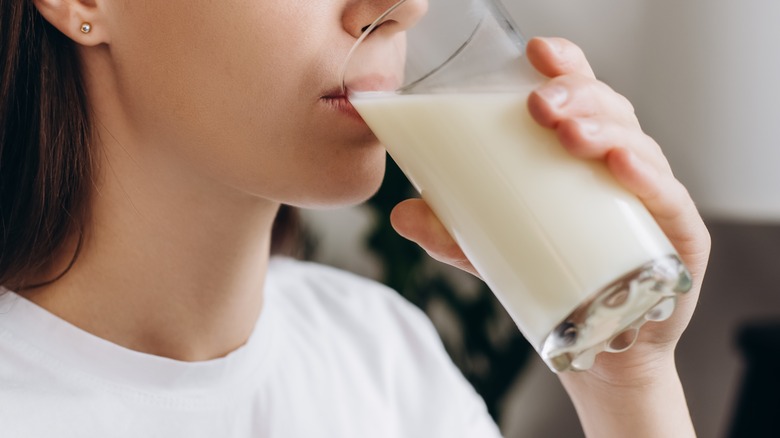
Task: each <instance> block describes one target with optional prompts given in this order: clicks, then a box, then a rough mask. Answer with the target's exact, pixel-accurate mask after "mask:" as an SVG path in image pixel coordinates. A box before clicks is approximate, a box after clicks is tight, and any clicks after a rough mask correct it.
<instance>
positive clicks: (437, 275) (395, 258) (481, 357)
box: [367, 158, 533, 423]
mask: <svg viewBox="0 0 780 438" xmlns="http://www.w3.org/2000/svg"><path fill="white" fill-rule="evenodd" d="M411 193H413V188H412V187H411V185H410V184H409V182H408V180H407V179H406V177H405V176H404V175H403V173H402V172H401V171H400V169H399V168H398V166H397V165H396V164H395V162H393V161H392V160H391V159H389V158H388V160H387V171H386V173H385V180H384V183H383V184H382V187H381V188H380V190H379V192H378V193H377V194H376V195H375V196H374V197H373V198H371V199H370V200H369V201H368V205H369V207H371V208H372V209H373V210H375V212H376V213H377V214H376V217H377V219H378V220H377V224H376V227H375V228H374V230H373V231H372V232H371V234H370V235H369V240H368V242H367V243H368V247H369V249H370V250H371V251H372V252H373V253H374V254H375V255H376V256H377V257H378V258H379V259H380V261H381V263H382V265H383V268H384V278H383V282H384V283H385V284H387V285H388V286H390V287H391V288H393V289H395V290H396V291H398V292H399V293H401V294H402V295H403V296H404V297H406V298H407V299H408V300H409V301H411V302H413V303H415V304H416V305H417V306H419V307H420V308H421V309H423V310H424V311H426V312H427V313H429V314H431V313H432V312H431V310H432V305H433V304H434V303H437V304H441V303H443V304H444V305H446V307H447V309H448V310H449V312H447V313H448V314H451V315H454V316H455V319H456V321H455V323H456V324H457V325H458V330H455V331H454V332H455V333H458V334H459V337H460V338H461V339H453V338H452V336H443V337H442V339H443V341H444V345H445V348H446V349H447V351H448V352H449V353H450V356H451V357H452V359H453V361H454V362H455V364H456V365H457V366H458V367H459V368H460V369H461V371H462V372H463V374H464V375H465V376H466V378H467V379H468V380H469V382H471V384H472V385H473V386H474V388H475V389H476V391H477V392H478V393H479V394H480V395H481V396H482V397H483V398H484V399H485V403H486V404H487V408H488V411H489V412H490V414H491V415H492V416H493V418H494V419H495V420H496V422H498V423H500V420H501V419H500V407H501V403H502V401H503V400H504V398H505V396H506V395H507V392H508V390H509V388H510V386H511V384H512V382H514V381H515V379H516V377H517V376H518V374H519V373H520V371H521V370H522V369H523V367H524V366H525V364H526V363H527V360H528V358H529V357H530V355H531V353H532V351H533V350H532V348H531V346H530V345H529V344H528V342H527V341H526V340H525V338H523V337H522V335H521V334H520V332H519V331H518V330H517V329H516V328H515V326H514V323H511V319H510V317H509V315H508V314H507V313H506V312H505V311H504V309H503V307H501V306H500V305H499V304H498V302H497V300H496V298H495V296H494V295H493V294H492V293H491V292H490V290H489V289H488V288H487V286H485V285H484V283H482V282H479V285H480V286H479V291H478V293H476V294H473V293H472V294H464V293H463V291H462V290H461V289H463V285H461V284H457V283H455V280H453V278H457V277H456V276H452V275H447V272H448V269H454V268H449V267H446V268H445V267H442V269H430V260H429V259H428V258H429V257H428V255H427V254H426V253H425V251H423V250H422V249H421V248H420V247H419V246H417V245H416V244H414V243H412V242H409V241H408V240H406V239H403V238H401V237H400V236H398V234H397V233H396V232H395V231H394V230H393V228H392V226H391V225H390V211H391V210H392V209H393V207H395V205H396V204H398V203H399V202H401V201H403V200H404V199H407V198H408V197H409V196H410V194H411ZM432 319H434V322H436V319H435V318H432ZM502 327H503V328H504V330H501V328H502ZM438 328H439V329H440V330H441V329H442V327H438Z"/></svg>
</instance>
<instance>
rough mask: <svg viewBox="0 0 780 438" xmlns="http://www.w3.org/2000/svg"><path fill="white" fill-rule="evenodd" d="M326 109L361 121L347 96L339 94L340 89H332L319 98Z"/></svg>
mask: <svg viewBox="0 0 780 438" xmlns="http://www.w3.org/2000/svg"><path fill="white" fill-rule="evenodd" d="M320 100H321V101H322V102H324V103H325V104H326V105H327V106H328V107H330V108H332V109H333V110H335V111H338V112H340V113H342V114H345V115H347V116H349V117H350V118H354V119H357V120H361V121H362V120H363V119H362V118H361V117H360V114H358V112H357V110H356V109H355V107H354V106H352V104H351V103H350V102H349V99H347V96H346V95H345V94H344V93H342V92H341V87H339V88H337V89H334V90H332V91H330V92H328V93H327V94H325V95H324V96H322V97H321V98H320Z"/></svg>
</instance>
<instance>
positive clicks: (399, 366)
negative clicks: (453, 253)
mask: <svg viewBox="0 0 780 438" xmlns="http://www.w3.org/2000/svg"><path fill="white" fill-rule="evenodd" d="M393 294H395V293H393ZM395 295H396V299H395V300H394V301H397V302H396V303H394V304H395V305H394V306H391V307H393V308H394V310H393V311H394V313H395V316H396V318H397V323H396V327H395V329H396V330H397V333H395V334H394V336H393V337H394V338H396V339H397V354H396V355H395V357H394V363H395V367H394V371H393V375H394V379H395V382H393V385H392V386H393V388H394V391H395V394H394V397H393V400H394V403H395V404H396V406H395V410H396V412H398V413H399V415H400V416H401V418H399V419H398V422H399V427H400V428H401V430H403V431H404V433H403V434H402V436H406V437H420V438H423V437H425V438H431V437H448V438H456V437H470V438H494V437H500V436H501V433H500V432H499V429H498V427H497V425H496V423H495V422H494V421H493V419H492V417H491V416H490V414H489V413H488V411H487V407H486V405H485V402H484V400H483V399H482V398H481V397H480V396H479V394H477V392H476V391H475V390H474V388H473V387H472V386H471V384H470V383H469V382H468V381H467V380H466V378H465V377H464V376H463V374H462V373H461V372H460V370H459V369H458V368H457V367H456V366H455V364H454V363H453V362H452V360H451V359H450V357H449V355H448V354H447V352H446V350H445V349H444V345H443V343H442V341H441V338H440V337H439V335H438V333H437V332H436V329H435V328H434V326H433V324H432V323H431V321H430V319H429V318H428V317H427V315H425V314H424V313H423V312H422V311H421V310H420V309H418V308H417V307H415V306H414V305H412V304H411V303H409V302H407V301H406V300H404V299H403V298H402V297H400V296H399V295H397V294H395Z"/></svg>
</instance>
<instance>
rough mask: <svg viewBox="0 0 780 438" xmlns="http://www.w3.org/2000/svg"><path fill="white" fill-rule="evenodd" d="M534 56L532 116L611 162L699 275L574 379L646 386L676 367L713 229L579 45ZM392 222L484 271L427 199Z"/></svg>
mask: <svg viewBox="0 0 780 438" xmlns="http://www.w3.org/2000/svg"><path fill="white" fill-rule="evenodd" d="M527 56H528V59H529V60H530V61H531V63H532V64H533V65H534V67H536V69H537V70H539V71H540V72H541V73H542V74H544V75H545V76H547V77H549V78H550V80H549V81H548V82H547V83H545V84H544V85H542V86H541V87H540V88H538V89H537V90H536V91H535V92H534V93H532V94H531V96H530V97H529V99H528V108H529V110H530V113H531V115H532V116H533V117H534V118H535V119H536V121H537V122H538V123H539V124H540V125H542V126H544V127H547V128H550V129H554V130H555V131H556V132H557V134H558V138H559V139H560V142H561V144H562V145H563V147H564V148H566V149H567V150H568V151H569V152H570V153H571V154H572V155H574V156H577V157H580V158H582V159H584V160H601V161H603V162H605V164H606V165H607V167H608V168H609V170H610V171H611V172H612V174H613V175H614V177H615V178H616V179H617V181H618V182H620V183H621V184H623V185H624V186H625V187H626V188H627V189H628V190H630V191H631V192H633V193H634V194H636V195H637V196H638V197H639V199H640V200H641V201H642V202H643V203H644V204H645V205H646V206H647V208H648V210H649V211H650V213H651V214H652V215H653V216H654V217H655V219H656V220H657V222H658V224H659V225H660V227H661V228H662V229H663V231H664V232H665V233H666V235H667V236H668V237H669V239H670V241H671V242H672V244H673V245H674V246H675V248H676V249H677V251H678V252H679V254H680V257H681V258H682V260H683V262H684V263H685V264H686V266H687V267H688V268H689V270H690V271H691V274H692V276H693V280H694V285H693V289H692V290H691V291H690V292H689V293H687V294H685V295H684V296H683V297H681V299H680V300H679V302H678V306H677V309H676V310H675V313H674V315H673V316H672V318H670V319H669V320H667V321H664V322H661V323H647V324H646V325H645V326H644V327H643V328H642V330H641V331H640V337H639V339H638V341H637V343H636V345H634V346H633V347H632V348H631V349H629V350H628V351H626V352H624V353H619V354H607V353H603V354H600V355H599V356H598V359H597V361H596V364H595V365H594V367H593V368H592V369H591V370H590V371H589V372H586V373H579V374H577V375H576V376H572V377H567V378H570V379H575V380H587V381H588V383H589V384H594V383H605V384H607V385H608V386H612V387H614V386H621V387H623V386H637V387H642V385H644V384H646V383H649V382H652V381H653V380H654V379H656V378H657V376H658V373H659V372H662V371H660V370H663V372H664V373H666V372H667V371H668V367H669V366H672V367H673V366H674V365H673V364H674V357H673V351H674V347H675V345H676V344H677V341H678V339H679V338H680V335H681V334H682V332H683V330H684V329H685V327H686V326H687V324H688V322H689V320H690V318H691V315H692V313H693V309H694V307H695V304H696V301H697V297H698V293H699V289H700V287H701V282H702V277H703V276H704V271H705V268H706V265H707V260H708V257H709V249H710V239H709V233H708V232H707V229H706V228H705V226H704V223H703V221H702V219H701V217H700V216H699V214H698V212H697V210H696V207H695V206H694V203H693V201H692V200H691V198H690V196H689V195H688V192H687V190H686V189H685V187H683V185H682V184H681V183H680V182H679V181H677V179H675V177H674V175H673V174H672V171H671V169H670V167H669V164H668V162H667V160H666V158H665V157H664V155H663V152H662V151H661V148H660V147H659V146H658V144H657V143H656V142H655V141H654V140H653V139H652V138H650V137H649V136H647V135H646V134H645V133H644V132H642V128H641V127H640V125H639V122H638V121H637V118H636V116H635V115H634V109H633V107H632V105H631V104H630V103H629V102H628V101H627V100H626V99H625V98H624V97H623V96H621V95H619V94H617V93H616V92H615V91H613V90H612V89H611V88H609V87H608V86H607V85H605V84H604V83H602V82H600V81H598V80H597V79H596V78H595V75H594V74H593V70H592V69H591V67H590V65H589V64H588V62H587V60H586V59H585V56H584V55H583V53H582V51H581V50H580V49H579V48H578V47H577V46H575V45H574V44H572V43H571V42H569V41H566V40H563V39H558V38H545V39H534V40H531V41H530V42H529V44H528V48H527ZM391 220H392V223H393V226H394V227H395V229H396V230H397V231H398V233H399V234H401V235H402V236H404V237H406V238H408V239H410V240H413V241H415V242H417V243H418V244H419V245H420V246H421V247H423V248H424V249H425V250H426V251H427V252H428V253H429V254H430V255H431V256H432V257H434V258H435V259H437V260H440V261H442V262H445V263H448V264H450V265H453V266H455V267H458V268H460V269H463V270H465V271H467V272H470V273H472V274H474V275H478V273H477V272H476V270H475V269H474V267H473V266H472V265H471V263H469V261H468V259H467V258H466V257H465V255H464V254H463V252H462V251H461V250H460V248H459V247H458V246H457V244H456V243H455V242H454V241H453V240H452V238H451V237H450V236H449V234H448V233H447V232H446V230H445V229H444V227H443V226H442V225H441V223H440V222H439V221H438V219H437V218H436V216H435V215H434V214H433V212H431V210H430V208H428V206H427V204H426V203H425V202H424V201H422V200H419V199H414V200H407V201H404V202H402V203H401V204H399V205H398V206H397V207H396V208H395V210H394V211H393V213H392V215H391ZM675 375H676V374H675Z"/></svg>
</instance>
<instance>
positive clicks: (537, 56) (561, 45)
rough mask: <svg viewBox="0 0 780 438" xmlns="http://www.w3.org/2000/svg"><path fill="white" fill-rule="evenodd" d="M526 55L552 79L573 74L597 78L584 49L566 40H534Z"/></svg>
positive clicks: (529, 45) (529, 44)
mask: <svg viewBox="0 0 780 438" xmlns="http://www.w3.org/2000/svg"><path fill="white" fill-rule="evenodd" d="M526 55H527V56H528V60H529V61H531V64H532V65H533V66H534V67H535V68H536V69H537V70H539V72H540V73H542V74H543V75H545V76H548V77H551V78H552V77H556V76H561V75H567V74H572V73H577V74H580V75H583V76H587V77H590V78H594V79H595V78H596V75H595V74H594V73H593V69H592V68H591V67H590V64H589V63H588V60H587V59H586V58H585V54H584V53H583V51H582V49H580V48H579V46H577V45H576V44H574V43H572V42H571V41H569V40H567V39H565V38H539V37H537V38H533V39H532V40H531V41H529V42H528V46H527V47H526Z"/></svg>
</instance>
